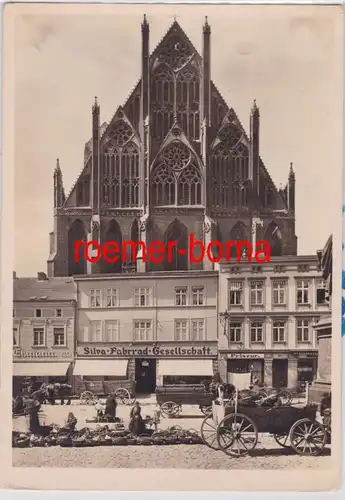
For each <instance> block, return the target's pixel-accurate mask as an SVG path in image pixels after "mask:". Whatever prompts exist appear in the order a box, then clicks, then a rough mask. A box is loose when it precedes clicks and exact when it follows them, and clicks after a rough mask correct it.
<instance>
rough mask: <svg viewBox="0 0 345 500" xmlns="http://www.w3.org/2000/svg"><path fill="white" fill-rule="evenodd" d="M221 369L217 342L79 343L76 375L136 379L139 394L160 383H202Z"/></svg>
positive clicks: (81, 378)
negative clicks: (218, 360) (219, 367)
mask: <svg viewBox="0 0 345 500" xmlns="http://www.w3.org/2000/svg"><path fill="white" fill-rule="evenodd" d="M217 370H218V362H217V343H216V342H214V343H205V344H200V345H198V344H193V345H192V344H186V343H182V342H181V343H178V344H177V343H174V344H171V343H159V344H158V343H153V344H136V345H133V344H121V345H120V344H116V345H109V344H104V345H100V344H97V345H96V344H80V345H78V347H77V358H76V361H75V366H74V371H73V375H74V376H75V379H76V386H77V387H78V385H80V381H94V382H96V381H99V382H100V383H101V382H103V381H110V380H117V381H123V382H125V381H128V380H129V381H135V388H136V389H135V390H136V393H137V394H140V393H141V394H149V393H152V392H154V391H155V388H156V386H157V385H163V384H177V383H200V382H201V381H203V380H211V379H212V376H213V375H214V374H215V373H216V372H217Z"/></svg>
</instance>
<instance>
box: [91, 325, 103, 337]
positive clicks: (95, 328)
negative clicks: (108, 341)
mask: <svg viewBox="0 0 345 500" xmlns="http://www.w3.org/2000/svg"><path fill="white" fill-rule="evenodd" d="M90 334H91V335H90V337H91V338H90V342H101V341H102V323H101V321H90Z"/></svg>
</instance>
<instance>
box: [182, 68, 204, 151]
mask: <svg viewBox="0 0 345 500" xmlns="http://www.w3.org/2000/svg"><path fill="white" fill-rule="evenodd" d="M176 113H177V120H178V123H179V124H180V126H181V128H182V130H183V131H184V132H185V134H186V135H187V136H188V138H189V139H190V140H192V141H197V140H199V138H200V74H199V72H198V70H197V68H196V67H195V66H192V65H189V66H187V67H184V68H183V69H182V70H181V71H180V73H179V74H178V76H177V80H176Z"/></svg>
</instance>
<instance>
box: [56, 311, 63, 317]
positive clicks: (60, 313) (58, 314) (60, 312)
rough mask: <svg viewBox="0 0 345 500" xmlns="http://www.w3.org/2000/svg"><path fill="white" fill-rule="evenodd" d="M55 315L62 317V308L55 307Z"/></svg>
mask: <svg viewBox="0 0 345 500" xmlns="http://www.w3.org/2000/svg"><path fill="white" fill-rule="evenodd" d="M55 316H56V317H57V318H61V317H62V309H56V310H55Z"/></svg>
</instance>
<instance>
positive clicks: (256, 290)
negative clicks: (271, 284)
mask: <svg viewBox="0 0 345 500" xmlns="http://www.w3.org/2000/svg"><path fill="white" fill-rule="evenodd" d="M263 295H264V283H263V281H252V282H251V283H250V303H251V305H252V306H262V305H263V303H264V300H263Z"/></svg>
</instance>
